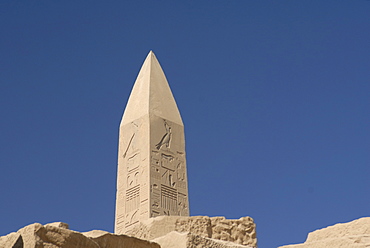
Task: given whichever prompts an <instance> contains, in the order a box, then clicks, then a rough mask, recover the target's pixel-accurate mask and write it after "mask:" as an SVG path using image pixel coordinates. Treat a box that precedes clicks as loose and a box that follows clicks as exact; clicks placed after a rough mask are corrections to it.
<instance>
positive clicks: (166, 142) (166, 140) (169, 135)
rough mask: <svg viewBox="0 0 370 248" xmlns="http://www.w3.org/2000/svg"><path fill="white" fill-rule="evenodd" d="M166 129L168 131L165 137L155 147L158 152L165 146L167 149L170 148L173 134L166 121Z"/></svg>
mask: <svg viewBox="0 0 370 248" xmlns="http://www.w3.org/2000/svg"><path fill="white" fill-rule="evenodd" d="M164 127H165V129H166V133H165V134H164V135H163V137H162V139H161V140H160V141H159V142H158V143H157V144H156V145H155V147H156V148H157V150H160V149H161V148H162V146H163V145H165V146H166V147H167V148H170V142H171V138H172V133H171V127H170V126H169V125H168V124H167V122H166V120H164Z"/></svg>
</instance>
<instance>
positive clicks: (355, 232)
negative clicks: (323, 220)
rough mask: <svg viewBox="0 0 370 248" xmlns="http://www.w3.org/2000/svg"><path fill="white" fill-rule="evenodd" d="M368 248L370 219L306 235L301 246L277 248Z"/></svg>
mask: <svg viewBox="0 0 370 248" xmlns="http://www.w3.org/2000/svg"><path fill="white" fill-rule="evenodd" d="M340 247H343V248H344V247H345V248H365V247H366V248H369V247H370V217H365V218H360V219H357V220H354V221H351V222H348V223H340V224H336V225H333V226H329V227H326V228H323V229H319V230H316V231H313V232H311V233H309V234H308V237H307V239H306V241H305V242H304V243H303V244H295V245H286V246H280V247H279V248H340Z"/></svg>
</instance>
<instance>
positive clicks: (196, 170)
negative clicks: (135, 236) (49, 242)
mask: <svg viewBox="0 0 370 248" xmlns="http://www.w3.org/2000/svg"><path fill="white" fill-rule="evenodd" d="M369 13H370V1H366V0H327V1H321V0H299V1H297V0H280V1H276V0H274V1H272V0H271V1H268V0H261V1H252V0H244V1H217V0H212V1H93V0H92V1H18V0H17V1H1V2H0V23H1V24H0V32H1V37H0V103H1V104H0V115H1V122H0V138H1V139H0V166H1V172H0V195H1V200H0V210H1V211H0V235H5V234H7V233H9V232H12V231H16V230H18V229H19V228H21V227H23V226H25V225H27V224H30V223H34V222H39V223H48V222H53V221H64V222H67V223H69V224H70V227H71V229H73V230H78V231H87V230H92V229H102V230H107V231H111V232H112V231H113V222H114V207H115V206H114V205H115V183H116V165H117V142H118V126H119V123H120V119H121V116H122V114H123V110H124V107H125V104H126V101H127V99H128V97H129V94H130V91H131V88H132V86H133V83H134V81H135V78H136V76H137V73H138V72H139V69H140V67H141V65H142V63H143V61H144V59H145V57H146V55H147V54H148V52H149V51H150V50H153V51H154V52H155V54H156V56H157V58H158V60H159V61H160V63H161V65H162V68H163V69H164V71H165V73H166V75H167V79H168V81H169V84H170V86H171V88H172V91H173V94H174V96H175V98H176V101H177V104H178V106H179V109H180V112H181V115H182V118H183V121H184V124H185V132H186V133H185V135H186V149H187V167H188V178H189V195H190V211H191V215H208V216H219V215H221V216H226V217H227V218H240V217H242V216H251V217H252V218H254V220H255V222H256V224H257V237H258V242H259V247H260V248H270V247H277V246H279V245H284V244H292V243H300V242H303V241H304V240H305V238H306V235H307V233H308V232H310V231H313V230H316V229H319V228H322V227H325V226H328V225H332V224H335V223H338V222H347V221H351V220H353V219H356V218H360V217H363V216H370V208H369V206H370V197H369V193H370V180H369V178H370V153H369V151H370V149H369V148H370V130H369V126H370V125H369V124H370V113H369V112H370V111H369V106H370V71H369V68H370V56H369V54H370V32H369V30H370V14H369Z"/></svg>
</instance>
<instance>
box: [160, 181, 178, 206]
mask: <svg viewBox="0 0 370 248" xmlns="http://www.w3.org/2000/svg"><path fill="white" fill-rule="evenodd" d="M161 206H162V208H164V209H167V210H170V211H173V212H177V190H176V189H174V188H171V187H168V186H167V185H163V184H162V185H161Z"/></svg>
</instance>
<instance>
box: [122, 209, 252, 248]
mask: <svg viewBox="0 0 370 248" xmlns="http://www.w3.org/2000/svg"><path fill="white" fill-rule="evenodd" d="M180 233H181V235H180ZM127 234H128V235H130V236H133V237H137V238H140V239H146V240H152V241H154V242H158V243H160V244H161V246H162V248H167V247H168V248H169V247H172V246H169V245H167V244H169V243H171V242H173V239H174V238H175V237H176V240H177V244H178V246H175V247H240V246H244V247H245V246H247V247H257V237H256V225H255V223H254V221H253V219H252V218H251V217H242V218H240V219H238V220H230V219H226V218H225V217H208V216H192V217H182V216H158V217H155V218H151V219H149V220H147V221H144V222H141V223H140V225H138V226H137V227H135V228H133V229H131V230H130V231H129V232H128V233H127ZM195 240H202V241H201V242H199V243H197V244H195V243H192V242H193V241H195ZM219 241H222V242H219ZM181 242H182V243H181ZM225 242H229V243H228V246H225V245H226V243H225ZM180 243H181V245H180ZM211 243H212V244H217V245H215V246H209V244H211ZM164 244H166V246H163V245H164Z"/></svg>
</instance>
